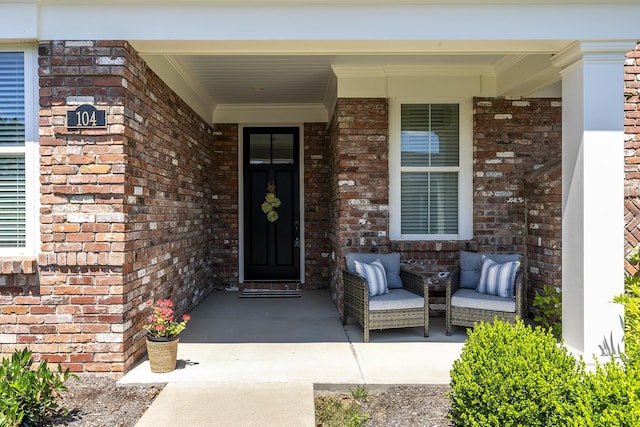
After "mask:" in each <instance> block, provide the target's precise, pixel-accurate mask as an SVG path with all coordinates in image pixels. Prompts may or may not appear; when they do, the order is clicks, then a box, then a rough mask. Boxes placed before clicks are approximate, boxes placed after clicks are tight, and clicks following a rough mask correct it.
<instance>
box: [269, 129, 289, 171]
mask: <svg viewBox="0 0 640 427" xmlns="http://www.w3.org/2000/svg"><path fill="white" fill-rule="evenodd" d="M272 144H273V157H272V162H273V163H276V164H292V163H293V135H292V134H277V133H276V134H273V139H272Z"/></svg>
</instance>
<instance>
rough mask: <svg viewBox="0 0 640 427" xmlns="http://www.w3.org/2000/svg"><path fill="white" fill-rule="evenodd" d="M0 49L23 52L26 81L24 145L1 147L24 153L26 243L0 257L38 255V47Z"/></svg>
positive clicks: (0, 250) (2, 150)
mask: <svg viewBox="0 0 640 427" xmlns="http://www.w3.org/2000/svg"><path fill="white" fill-rule="evenodd" d="M0 52H24V82H25V91H24V92H25V93H24V97H25V118H26V124H25V125H26V126H25V145H24V147H6V148H2V147H0V153H24V161H25V182H26V188H25V199H26V200H25V201H26V216H25V221H26V240H25V247H23V248H20V247H14V248H0V257H8V256H36V254H37V245H38V242H39V240H40V222H39V220H38V210H39V207H40V180H39V176H40V170H39V168H40V156H39V151H40V144H39V141H38V108H39V96H40V94H39V91H40V88H39V85H38V48H37V46H33V45H0Z"/></svg>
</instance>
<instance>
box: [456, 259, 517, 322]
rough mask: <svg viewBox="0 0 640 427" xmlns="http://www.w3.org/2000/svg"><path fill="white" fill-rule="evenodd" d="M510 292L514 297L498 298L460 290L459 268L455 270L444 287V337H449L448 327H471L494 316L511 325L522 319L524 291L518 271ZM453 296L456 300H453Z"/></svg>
mask: <svg viewBox="0 0 640 427" xmlns="http://www.w3.org/2000/svg"><path fill="white" fill-rule="evenodd" d="M514 290H515V296H514V297H512V298H502V297H499V296H495V295H487V294H480V293H478V292H476V291H475V290H473V289H461V288H460V269H457V270H456V271H454V272H453V274H451V276H450V277H449V279H448V281H447V284H446V303H447V311H446V334H447V335H451V326H452V325H458V326H465V327H473V326H474V325H475V324H476V323H479V322H489V323H491V322H493V321H494V319H495V318H496V317H497V318H499V319H503V320H506V321H508V322H510V323H514V322H515V319H516V317H517V318H523V315H524V307H525V289H524V280H523V278H522V268H518V270H517V273H516V278H515V283H514ZM456 294H457V296H458V297H459V298H454V297H455V296H456ZM462 298H464V300H465V301H464V302H462V301H461V299H462ZM456 300H458V301H460V304H461V306H459V305H457V302H456Z"/></svg>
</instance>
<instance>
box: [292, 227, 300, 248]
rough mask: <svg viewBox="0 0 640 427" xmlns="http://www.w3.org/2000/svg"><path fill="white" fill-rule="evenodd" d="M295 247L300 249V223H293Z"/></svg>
mask: <svg viewBox="0 0 640 427" xmlns="http://www.w3.org/2000/svg"><path fill="white" fill-rule="evenodd" d="M293 247H294V248H299V247H300V221H294V222H293Z"/></svg>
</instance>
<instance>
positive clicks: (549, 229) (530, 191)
mask: <svg viewBox="0 0 640 427" xmlns="http://www.w3.org/2000/svg"><path fill="white" fill-rule="evenodd" d="M524 180H525V203H526V211H527V222H526V224H527V236H526V241H527V264H528V277H527V284H528V291H529V292H528V295H527V297H528V298H527V299H528V301H529V303H530V304H529V305H530V306H531V302H532V301H533V298H534V295H535V293H536V292H541V291H542V290H543V289H544V285H550V286H553V287H555V288H557V289H561V288H562V215H561V211H562V160H561V159H558V160H554V161H550V162H548V163H547V164H546V165H544V166H543V167H541V168H539V169H537V170H536V171H534V172H532V173H530V174H528V175H526V176H525V177H524Z"/></svg>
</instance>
